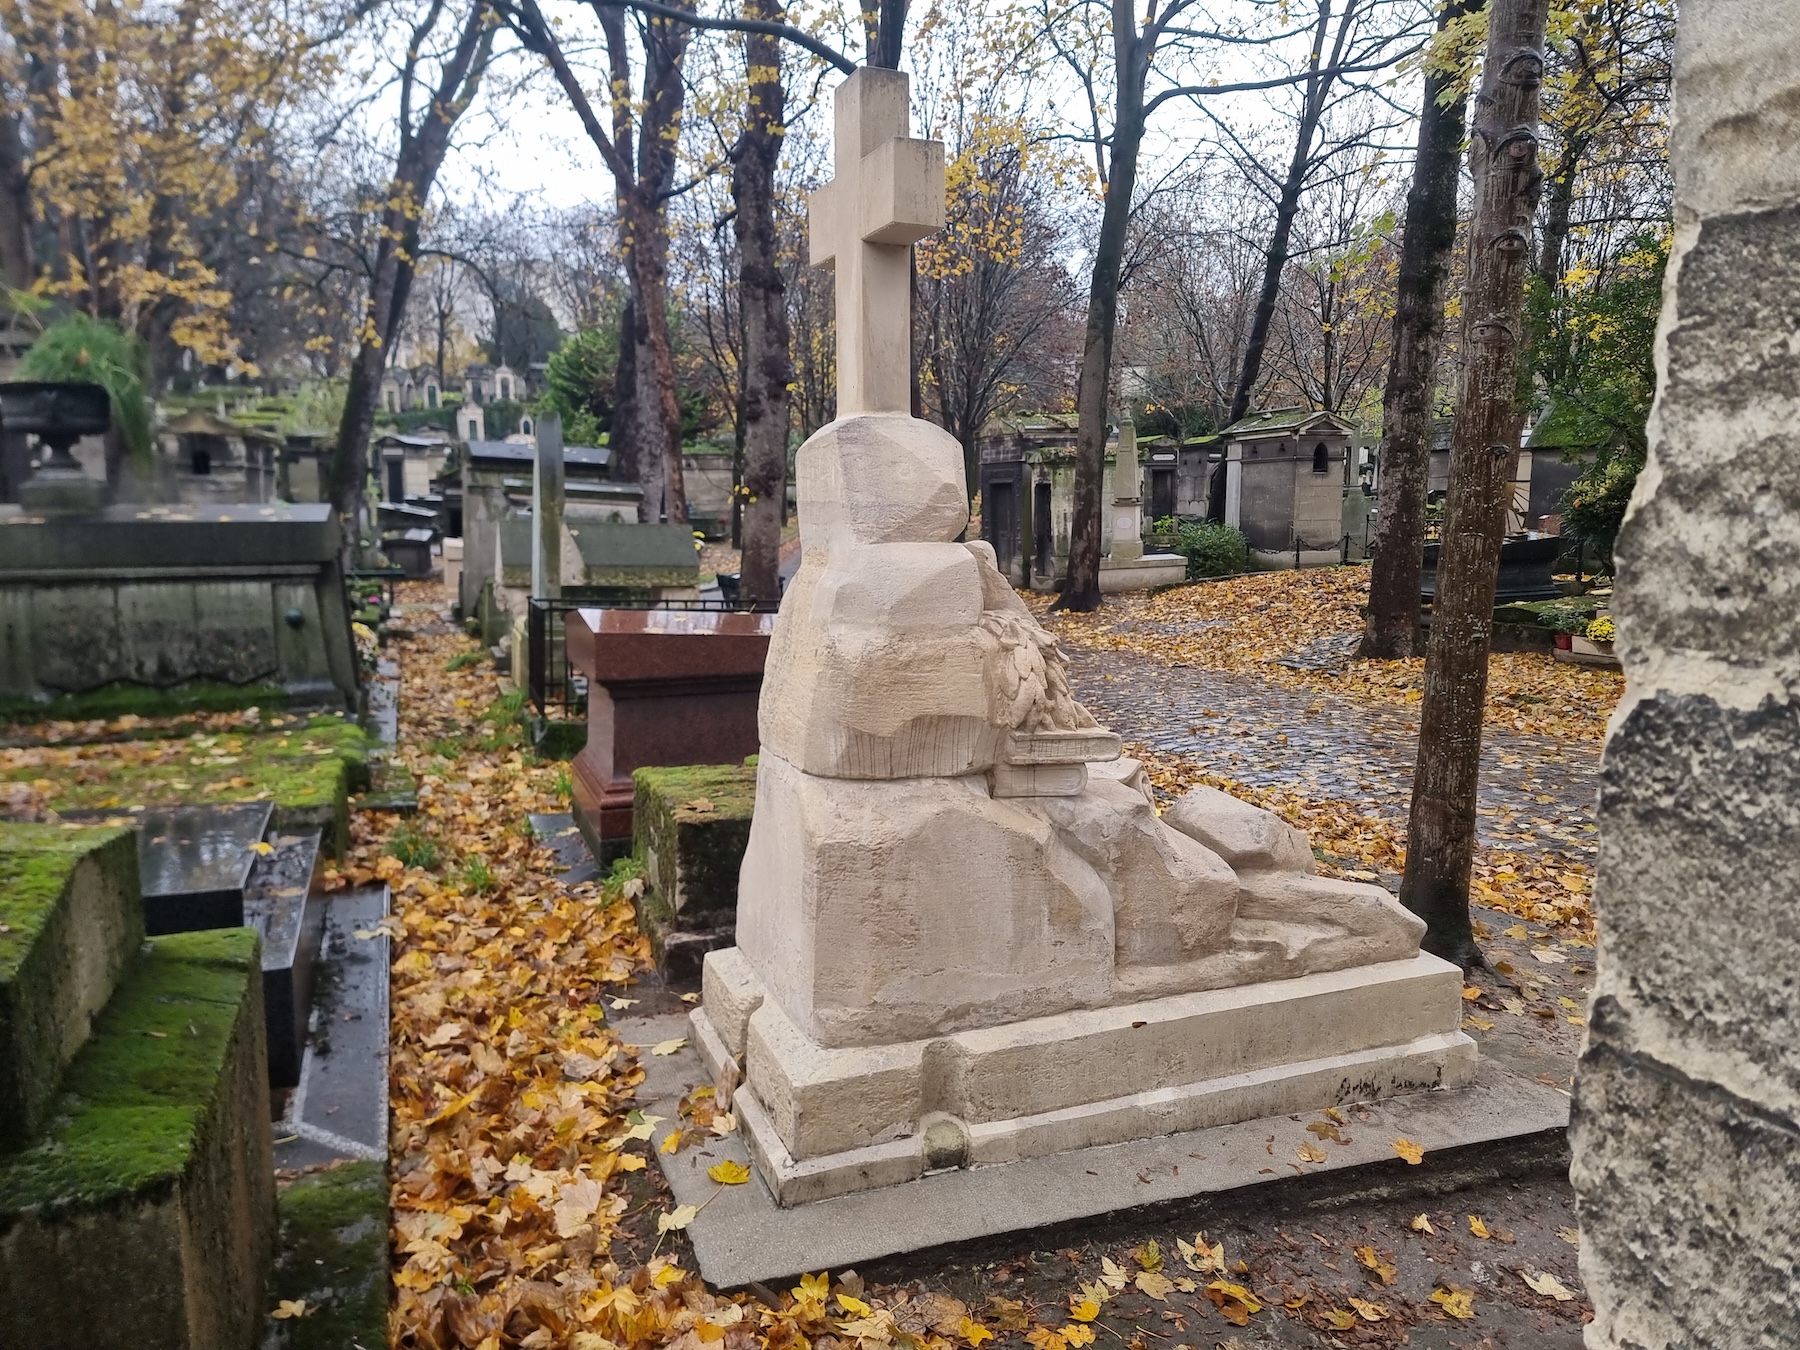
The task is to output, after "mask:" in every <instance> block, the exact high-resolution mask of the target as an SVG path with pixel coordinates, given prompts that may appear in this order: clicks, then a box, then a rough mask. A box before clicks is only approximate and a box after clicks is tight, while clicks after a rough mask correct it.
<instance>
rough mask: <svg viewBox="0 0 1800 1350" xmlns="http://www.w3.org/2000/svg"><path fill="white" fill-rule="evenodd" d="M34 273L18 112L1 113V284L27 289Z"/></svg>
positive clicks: (29, 191)
mask: <svg viewBox="0 0 1800 1350" xmlns="http://www.w3.org/2000/svg"><path fill="white" fill-rule="evenodd" d="M36 273H37V263H36V260H35V259H34V258H33V257H32V248H31V183H30V181H29V180H28V179H27V178H26V176H25V142H24V138H23V136H22V135H21V133H20V130H19V117H18V114H17V113H14V112H7V113H0V281H3V282H5V283H6V284H7V285H8V286H11V287H12V288H13V289H14V290H18V291H22V290H25V289H27V288H28V287H29V286H30V285H31V282H32V279H33V277H34V276H35V275H36Z"/></svg>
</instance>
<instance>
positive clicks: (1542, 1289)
mask: <svg viewBox="0 0 1800 1350" xmlns="http://www.w3.org/2000/svg"><path fill="white" fill-rule="evenodd" d="M1519 1278H1520V1279H1522V1280H1524V1281H1525V1283H1526V1284H1528V1285H1530V1286H1531V1289H1532V1292H1533V1293H1538V1294H1542V1295H1543V1296H1544V1297H1545V1298H1553V1299H1555V1300H1556V1301H1557V1302H1558V1303H1567V1302H1568V1301H1569V1300H1570V1299H1572V1298H1574V1297H1575V1292H1574V1291H1573V1290H1572V1289H1569V1288H1567V1287H1566V1286H1565V1285H1564V1284H1563V1282H1562V1281H1561V1280H1559V1279H1557V1278H1556V1276H1554V1275H1552V1274H1551V1273H1550V1272H1549V1271H1547V1270H1546V1271H1545V1272H1544V1273H1543V1274H1542V1275H1527V1274H1526V1273H1525V1272H1524V1271H1520V1272H1519Z"/></svg>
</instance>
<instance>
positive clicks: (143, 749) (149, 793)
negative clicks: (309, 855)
mask: <svg viewBox="0 0 1800 1350" xmlns="http://www.w3.org/2000/svg"><path fill="white" fill-rule="evenodd" d="M369 750H370V742H369V738H368V737H367V735H365V734H364V732H363V731H362V729H361V728H360V727H358V726H357V725H356V724H355V723H353V722H348V721H345V720H344V719H342V718H337V717H325V718H317V719H314V721H313V722H312V723H311V724H309V725H307V726H304V727H300V728H287V729H279V730H273V731H245V732H232V733H228V734H224V735H219V736H207V737H186V738H181V739H172V740H160V741H128V742H123V743H121V744H119V745H117V746H114V745H91V746H83V747H79V748H78V749H77V750H76V751H74V752H72V762H67V763H65V762H63V760H62V759H61V758H60V755H61V754H62V753H63V752H46V753H47V754H51V755H52V756H53V757H52V758H49V759H46V760H45V761H43V762H39V763H27V764H22V765H16V766H14V767H12V768H8V769H6V770H4V771H0V780H12V781H19V782H33V781H42V782H44V783H46V784H47V785H48V789H49V790H48V792H47V794H46V795H47V798H48V801H49V805H50V806H51V807H52V808H54V809H56V810H59V811H62V810H106V809H109V808H112V807H120V808H124V807H129V806H140V805H141V806H173V805H178V804H181V803H191V802H242V801H265V800H272V801H274V802H275V804H276V805H277V806H278V807H316V808H324V809H327V810H336V809H338V807H339V805H340V803H341V802H342V801H343V799H344V798H345V796H346V794H347V793H348V792H349V791H351V790H353V789H356V788H359V787H363V786H366V785H367V783H368V775H369V762H368V761H369Z"/></svg>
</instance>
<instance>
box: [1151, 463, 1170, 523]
mask: <svg viewBox="0 0 1800 1350" xmlns="http://www.w3.org/2000/svg"><path fill="white" fill-rule="evenodd" d="M1174 514H1175V470H1173V469H1151V470H1150V519H1151V521H1152V522H1154V521H1158V520H1161V519H1162V518H1163V517H1164V516H1172V515H1174Z"/></svg>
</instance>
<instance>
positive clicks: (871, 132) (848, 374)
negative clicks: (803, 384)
mask: <svg viewBox="0 0 1800 1350" xmlns="http://www.w3.org/2000/svg"><path fill="white" fill-rule="evenodd" d="M908 103H909V95H908V81H907V77H906V76H905V75H903V74H901V73H900V72H899V71H897V70H878V69H874V68H872V67H867V66H865V67H864V68H863V69H861V70H859V71H857V72H856V74H854V75H852V76H851V77H850V78H849V79H847V80H845V81H844V82H843V83H842V84H841V85H839V86H838V90H837V107H836V113H837V122H836V141H837V156H836V157H837V177H836V178H835V179H833V180H832V181H831V182H829V183H827V184H826V185H825V186H824V187H822V188H820V189H819V190H818V191H817V192H815V193H813V194H812V203H811V210H810V212H809V213H808V225H809V230H808V238H809V246H810V252H811V255H812V262H813V264H814V265H815V266H820V267H830V268H832V269H833V270H834V271H835V272H836V274H837V380H838V398H837V411H838V416H839V417H840V418H842V417H849V416H853V415H854V414H856V413H880V412H887V413H892V412H898V413H904V412H910V411H911V409H912V265H911V263H912V258H911V253H910V249H911V246H912V245H913V244H915V243H917V242H918V241H919V240H921V239H923V238H925V237H926V236H927V235H929V234H932V233H933V232H935V231H937V230H940V229H942V228H943V226H944V146H943V142H941V141H920V140H914V139H912V138H911V137H909V136H908V135H907V134H906V133H907V126H908V116H907V108H908Z"/></svg>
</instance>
